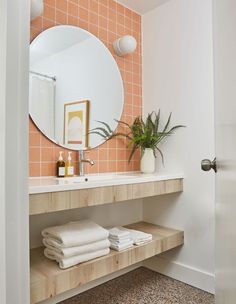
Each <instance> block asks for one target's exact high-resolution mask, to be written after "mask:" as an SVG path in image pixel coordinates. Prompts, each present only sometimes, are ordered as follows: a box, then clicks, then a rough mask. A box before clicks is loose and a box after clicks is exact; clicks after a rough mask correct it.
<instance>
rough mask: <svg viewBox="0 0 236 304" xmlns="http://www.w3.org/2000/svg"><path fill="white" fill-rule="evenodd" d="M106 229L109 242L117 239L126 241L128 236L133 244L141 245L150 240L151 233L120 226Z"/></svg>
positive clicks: (118, 241) (120, 241)
mask: <svg viewBox="0 0 236 304" xmlns="http://www.w3.org/2000/svg"><path fill="white" fill-rule="evenodd" d="M108 231H109V240H110V241H111V242H113V241H117V243H122V242H124V241H127V239H128V238H130V239H132V240H133V243H134V244H135V245H143V244H145V243H147V242H150V241H151V240H152V234H149V233H146V232H143V231H138V230H134V229H128V228H124V227H120V226H119V227H114V228H110V229H108Z"/></svg>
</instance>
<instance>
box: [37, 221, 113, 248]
mask: <svg viewBox="0 0 236 304" xmlns="http://www.w3.org/2000/svg"><path fill="white" fill-rule="evenodd" d="M108 235H109V232H108V231H107V230H106V229H104V228H102V227H101V226H99V225H97V224H96V223H94V222H91V221H89V220H83V221H78V222H70V223H67V224H65V225H62V226H54V227H49V228H46V229H44V230H43V231H42V236H43V237H44V238H50V242H51V245H52V246H55V247H58V248H66V247H73V246H80V245H86V244H89V243H92V242H97V241H100V240H104V239H106V238H108Z"/></svg>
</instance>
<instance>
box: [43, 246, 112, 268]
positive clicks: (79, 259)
mask: <svg viewBox="0 0 236 304" xmlns="http://www.w3.org/2000/svg"><path fill="white" fill-rule="evenodd" d="M109 253H110V248H107V249H102V250H98V251H94V252H89V253H85V254H80V255H76V256H73V257H70V258H62V259H61V258H58V256H57V255H56V254H55V251H53V250H50V249H48V248H46V249H44V255H45V256H46V257H47V258H48V259H50V260H55V261H57V262H58V263H59V267H60V268H61V269H66V268H69V267H72V266H75V265H77V264H80V263H83V262H87V261H90V260H93V259H96V258H99V257H101V256H104V255H107V254H109Z"/></svg>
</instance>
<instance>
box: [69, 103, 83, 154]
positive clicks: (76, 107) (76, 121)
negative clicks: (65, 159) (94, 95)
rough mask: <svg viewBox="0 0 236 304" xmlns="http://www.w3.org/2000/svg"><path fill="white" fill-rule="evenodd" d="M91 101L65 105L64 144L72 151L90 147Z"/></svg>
mask: <svg viewBox="0 0 236 304" xmlns="http://www.w3.org/2000/svg"><path fill="white" fill-rule="evenodd" d="M88 132H89V101H88V100H83V101H75V102H71V103H66V104H65V105H64V144H65V145H68V146H70V147H71V148H72V149H76V150H81V149H85V148H87V147H88Z"/></svg>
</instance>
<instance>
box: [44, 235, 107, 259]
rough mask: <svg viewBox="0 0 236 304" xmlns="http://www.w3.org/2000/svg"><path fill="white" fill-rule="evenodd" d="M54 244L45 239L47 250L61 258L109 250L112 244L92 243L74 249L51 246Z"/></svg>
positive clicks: (105, 241)
mask: <svg viewBox="0 0 236 304" xmlns="http://www.w3.org/2000/svg"><path fill="white" fill-rule="evenodd" d="M52 243H53V242H50V239H49V238H44V239H43V244H44V246H46V248H48V249H50V250H52V251H54V252H55V255H58V257H59V258H61V259H62V258H70V257H72V256H75V255H80V254H84V253H88V252H94V251H98V250H102V249H107V248H109V247H110V242H109V240H108V239H105V240H102V241H98V242H94V243H90V244H87V245H81V246H74V247H67V248H61V247H57V246H53V245H51V244H52Z"/></svg>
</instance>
